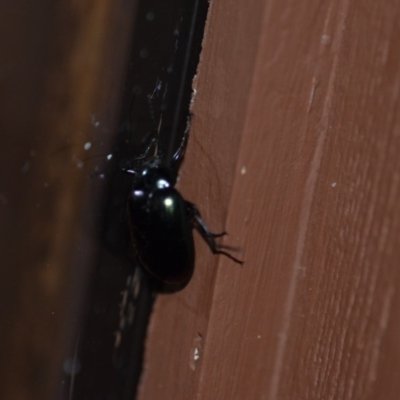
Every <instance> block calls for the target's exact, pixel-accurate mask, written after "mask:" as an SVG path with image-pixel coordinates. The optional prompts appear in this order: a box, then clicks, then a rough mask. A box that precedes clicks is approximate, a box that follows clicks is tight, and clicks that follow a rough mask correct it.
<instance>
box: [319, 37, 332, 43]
mask: <svg viewBox="0 0 400 400" xmlns="http://www.w3.org/2000/svg"><path fill="white" fill-rule="evenodd" d="M330 42H331V37H330V36H329V35H322V36H321V44H325V45H326V44H329V43H330Z"/></svg>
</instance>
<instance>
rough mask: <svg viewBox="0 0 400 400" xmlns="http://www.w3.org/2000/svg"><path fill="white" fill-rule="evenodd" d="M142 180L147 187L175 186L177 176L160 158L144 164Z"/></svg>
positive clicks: (162, 187)
mask: <svg viewBox="0 0 400 400" xmlns="http://www.w3.org/2000/svg"><path fill="white" fill-rule="evenodd" d="M142 182H143V183H144V185H145V186H147V187H153V188H154V187H156V188H157V189H164V188H167V187H173V186H175V183H176V177H175V176H174V173H173V172H172V171H171V169H170V168H167V167H166V166H164V165H163V164H162V163H161V161H160V160H157V159H156V160H151V161H149V162H148V163H146V164H145V165H144V167H143V170H142Z"/></svg>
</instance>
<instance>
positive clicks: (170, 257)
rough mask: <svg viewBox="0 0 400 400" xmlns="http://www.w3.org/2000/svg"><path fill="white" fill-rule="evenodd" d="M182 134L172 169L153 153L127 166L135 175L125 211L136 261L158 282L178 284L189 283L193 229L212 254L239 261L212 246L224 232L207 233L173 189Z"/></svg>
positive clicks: (194, 209)
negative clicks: (135, 165)
mask: <svg viewBox="0 0 400 400" xmlns="http://www.w3.org/2000/svg"><path fill="white" fill-rule="evenodd" d="M186 136H187V134H186V135H185V137H184V140H183V142H182V144H181V146H180V148H179V149H178V150H177V152H176V153H175V155H174V156H173V162H172V166H171V167H166V166H165V165H163V163H162V161H161V158H160V157H159V156H155V157H153V158H151V159H149V160H148V161H146V162H144V163H143V165H142V167H141V168H140V169H139V170H126V172H128V173H131V174H133V175H134V180H133V187H132V190H131V191H130V193H129V196H128V202H127V211H128V222H129V227H130V233H131V239H132V244H133V247H134V252H135V255H136V259H137V260H136V261H137V262H138V264H139V266H140V267H142V269H144V270H145V271H147V273H149V274H150V275H151V276H152V277H153V278H155V279H156V280H157V281H158V282H160V283H163V284H167V285H178V286H180V287H183V286H185V285H186V284H187V283H188V282H189V281H190V278H191V277H192V274H193V270H194V259H195V250H194V241H193V229H196V230H197V231H198V232H199V233H200V235H201V236H202V238H203V239H204V240H205V242H206V243H207V245H208V247H209V248H210V249H211V251H212V252H213V253H214V254H222V255H224V256H226V257H228V258H230V259H231V260H233V261H234V262H236V263H238V264H243V261H241V260H239V259H237V258H236V257H234V256H232V255H231V254H230V253H228V252H227V251H225V250H223V249H224V248H226V249H229V247H227V246H223V245H219V244H217V242H216V240H215V239H216V238H218V237H222V236H224V235H226V234H227V233H226V232H222V233H212V232H210V230H209V229H208V227H207V225H206V223H205V221H204V220H203V218H202V217H201V214H200V212H199V210H198V209H197V207H196V206H195V205H194V204H193V203H190V202H189V201H186V200H185V199H184V198H183V197H182V195H181V194H180V193H179V191H178V190H177V189H176V188H175V184H176V181H177V173H176V172H175V171H174V168H173V167H174V166H176V164H178V162H180V161H181V158H182V157H183V152H184V148H185V145H186V139H187V138H186ZM150 146H151V145H150Z"/></svg>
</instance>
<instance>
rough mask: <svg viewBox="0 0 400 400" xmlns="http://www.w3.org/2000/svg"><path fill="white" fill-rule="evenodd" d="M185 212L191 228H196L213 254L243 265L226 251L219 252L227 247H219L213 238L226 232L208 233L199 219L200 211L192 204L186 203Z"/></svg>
mask: <svg viewBox="0 0 400 400" xmlns="http://www.w3.org/2000/svg"><path fill="white" fill-rule="evenodd" d="M186 210H187V213H188V214H189V216H190V219H191V221H192V225H193V227H194V228H196V230H197V231H198V232H199V233H200V235H201V237H202V238H203V239H204V240H205V242H206V243H207V245H208V247H209V248H210V250H211V251H212V252H213V254H222V255H224V256H225V257H228V258H230V259H231V260H232V261H234V262H236V263H238V264H243V261H241V260H239V259H238V258H236V257H233V256H232V255H231V254H229V253H228V252H227V251H224V250H221V249H222V248H227V247H226V246H221V245H219V244H217V242H216V241H215V238H217V237H221V236H225V235H226V234H227V233H226V232H222V233H212V232H210V230H209V229H208V226H207V224H206V223H205V221H204V219H203V218H202V217H201V214H200V211H199V210H198V209H197V207H196V206H195V205H194V204H193V203H190V202H189V201H186Z"/></svg>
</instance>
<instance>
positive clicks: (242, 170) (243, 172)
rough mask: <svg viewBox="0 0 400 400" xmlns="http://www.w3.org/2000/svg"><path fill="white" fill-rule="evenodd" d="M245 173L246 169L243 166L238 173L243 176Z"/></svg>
mask: <svg viewBox="0 0 400 400" xmlns="http://www.w3.org/2000/svg"><path fill="white" fill-rule="evenodd" d="M246 172H247V168H246V167H245V166H243V167H242V169H241V170H240V173H241V174H242V175H244V174H245V173H246Z"/></svg>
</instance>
